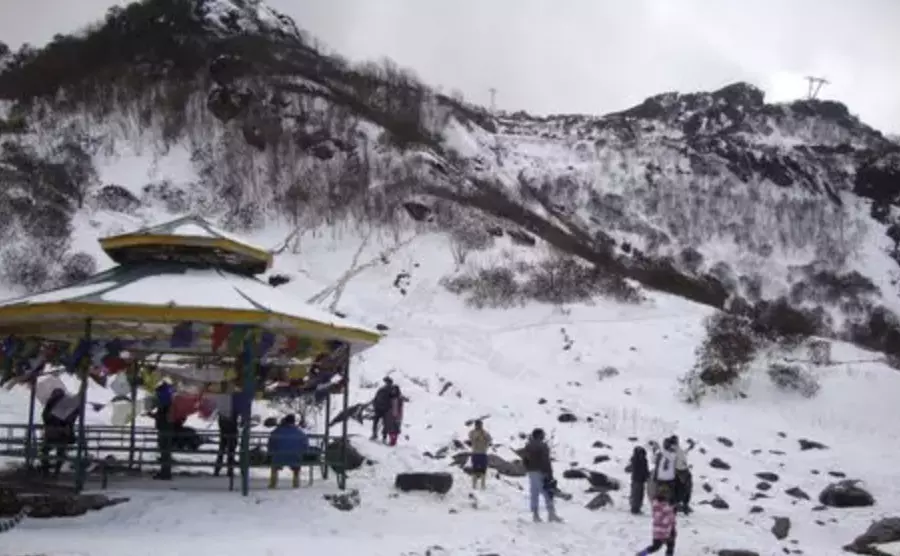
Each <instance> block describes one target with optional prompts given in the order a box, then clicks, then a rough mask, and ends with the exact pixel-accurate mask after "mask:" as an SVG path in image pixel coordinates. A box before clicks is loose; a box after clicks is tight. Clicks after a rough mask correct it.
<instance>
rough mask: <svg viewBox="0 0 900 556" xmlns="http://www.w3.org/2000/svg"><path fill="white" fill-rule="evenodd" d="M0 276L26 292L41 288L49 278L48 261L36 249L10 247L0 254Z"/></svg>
mask: <svg viewBox="0 0 900 556" xmlns="http://www.w3.org/2000/svg"><path fill="white" fill-rule="evenodd" d="M0 278H2V279H3V281H4V282H6V283H7V284H11V285H15V286H21V287H22V288H24V289H25V290H26V291H28V292H34V291H37V290H40V289H41V288H43V287H44V286H45V285H46V284H47V281H48V280H49V279H50V271H49V269H48V262H47V261H46V260H44V259H43V257H42V255H41V253H40V252H39V251H37V250H33V249H28V248H26V247H24V246H17V247H11V248H9V249H7V250H6V251H5V252H4V253H3V255H2V256H0Z"/></svg>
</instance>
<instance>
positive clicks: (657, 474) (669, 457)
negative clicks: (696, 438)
mask: <svg viewBox="0 0 900 556" xmlns="http://www.w3.org/2000/svg"><path fill="white" fill-rule="evenodd" d="M653 448H654V451H655V452H656V454H655V457H654V460H655V462H656V463H655V465H654V467H653V479H654V483H655V487H656V489H659V487H660V486H661V485H666V486H667V487H668V491H669V492H674V487H675V461H676V459H677V455H676V452H675V445H674V444H673V443H672V438H667V439H665V440H664V441H663V445H662V449H661V450H660V449H659V448H658V446H656V445H654V446H653Z"/></svg>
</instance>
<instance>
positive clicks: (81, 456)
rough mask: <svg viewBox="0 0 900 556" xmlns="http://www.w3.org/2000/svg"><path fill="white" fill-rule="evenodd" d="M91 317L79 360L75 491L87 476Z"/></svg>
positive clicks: (81, 486) (87, 323)
mask: <svg viewBox="0 0 900 556" xmlns="http://www.w3.org/2000/svg"><path fill="white" fill-rule="evenodd" d="M91 325H92V321H91V319H86V320H85V321H84V341H85V342H87V346H88V348H87V349H88V352H87V354H86V355H85V356H84V357H83V358H82V360H81V361H79V365H80V366H81V386H80V387H79V389H78V397H79V399H78V404H79V406H78V446H77V448H76V451H75V492H78V493H80V492H81V491H82V490H84V483H85V480H86V478H87V461H86V460H87V439H86V438H85V427H84V416H85V408H86V407H87V387H88V375H89V374H90V371H91V349H90V344H91Z"/></svg>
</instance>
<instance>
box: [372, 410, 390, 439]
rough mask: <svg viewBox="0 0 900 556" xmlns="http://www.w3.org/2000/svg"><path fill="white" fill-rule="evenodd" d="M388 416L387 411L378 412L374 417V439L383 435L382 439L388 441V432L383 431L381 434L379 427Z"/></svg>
mask: <svg viewBox="0 0 900 556" xmlns="http://www.w3.org/2000/svg"><path fill="white" fill-rule="evenodd" d="M386 414H387V412H386V411H376V412H375V415H373V416H372V438H373V439H375V438H378V435H379V434H381V439H382V440H385V439H387V431H385V430H384V429H382V430H381V431H380V433H379V431H378V425H380V424H383V423H384V417H385V415H386Z"/></svg>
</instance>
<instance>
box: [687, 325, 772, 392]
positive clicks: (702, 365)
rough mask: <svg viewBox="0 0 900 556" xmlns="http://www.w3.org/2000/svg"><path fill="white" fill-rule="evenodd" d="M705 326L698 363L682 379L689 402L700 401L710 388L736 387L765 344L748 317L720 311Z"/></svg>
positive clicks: (697, 353) (698, 351) (697, 354)
mask: <svg viewBox="0 0 900 556" xmlns="http://www.w3.org/2000/svg"><path fill="white" fill-rule="evenodd" d="M705 326H706V338H705V339H704V340H703V343H702V344H700V346H699V347H698V348H697V352H696V356H697V359H696V361H695V362H694V366H693V367H692V368H691V370H690V371H689V372H688V373H687V374H686V375H684V376H683V377H681V378H680V379H679V390H680V393H681V396H682V398H683V399H684V400H685V401H687V402H689V403H699V402H700V400H701V399H702V398H703V397H704V396H705V395H706V394H707V393H708V392H709V391H710V389H715V388H720V389H721V388H725V389H727V388H729V387H732V386H735V385H736V384H737V383H738V379H740V377H741V376H742V375H744V374H745V373H746V372H747V370H748V369H749V368H750V363H752V362H753V359H754V358H755V357H756V354H757V352H758V350H759V349H760V348H761V347H762V345H763V344H764V340H763V339H762V338H760V336H759V335H758V334H757V333H756V332H755V331H754V329H753V321H751V320H750V319H749V318H747V317H743V316H740V315H733V314H730V313H716V314H714V315H711V316H709V317H707V319H706V323H705Z"/></svg>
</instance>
